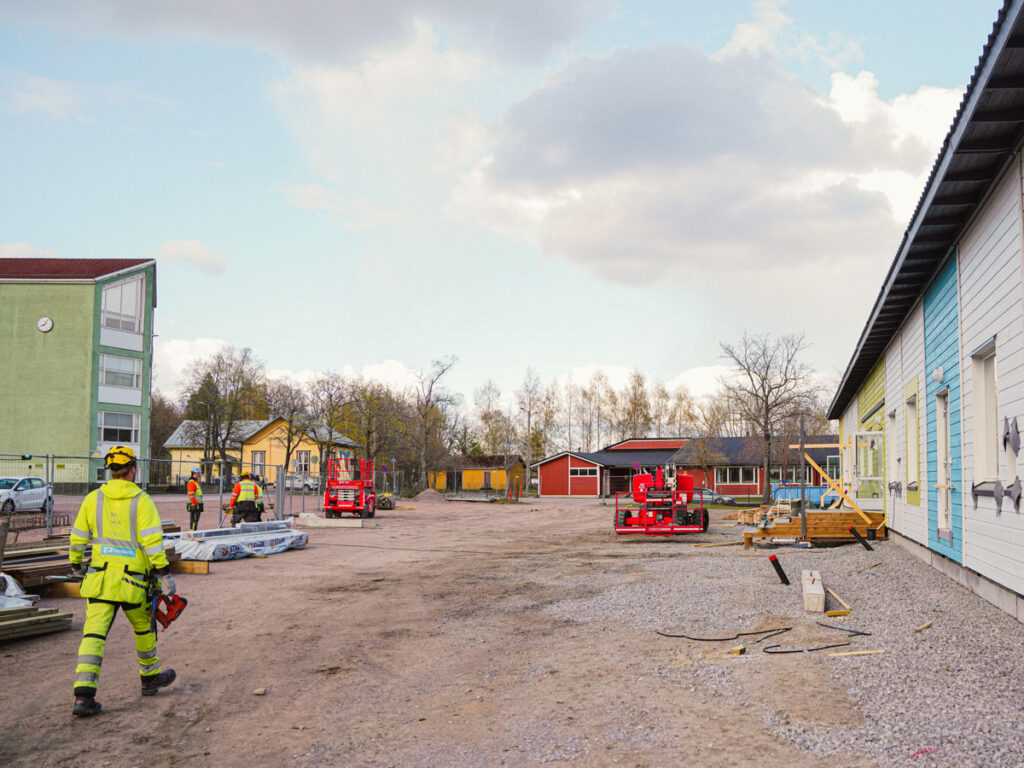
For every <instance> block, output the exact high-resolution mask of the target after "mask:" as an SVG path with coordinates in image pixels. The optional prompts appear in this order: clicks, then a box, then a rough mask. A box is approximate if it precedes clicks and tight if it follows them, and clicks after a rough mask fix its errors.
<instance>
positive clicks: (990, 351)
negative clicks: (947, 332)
mask: <svg viewBox="0 0 1024 768" xmlns="http://www.w3.org/2000/svg"><path fill="white" fill-rule="evenodd" d="M971 373H972V380H973V384H974V480H975V482H984V481H985V480H998V479H999V448H1000V445H999V443H1000V441H1001V437H1002V436H1001V435H1000V434H999V399H998V385H997V380H996V340H995V339H992V340H991V341H990V342H988V343H986V344H985V345H983V346H982V347H981V349H979V350H977V351H976V352H975V353H974V354H972V355H971Z"/></svg>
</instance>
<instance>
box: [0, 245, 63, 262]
mask: <svg viewBox="0 0 1024 768" xmlns="http://www.w3.org/2000/svg"><path fill="white" fill-rule="evenodd" d="M56 257H57V252H56V251H51V250H49V249H47V248H39V247H38V246H35V245H29V244H28V243H2V244H0V259H54V258H56Z"/></svg>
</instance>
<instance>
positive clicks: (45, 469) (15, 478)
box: [0, 453, 415, 535]
mask: <svg viewBox="0 0 1024 768" xmlns="http://www.w3.org/2000/svg"><path fill="white" fill-rule="evenodd" d="M194 467H198V468H199V473H200V487H201V489H202V492H203V504H204V507H205V511H204V513H203V516H202V518H201V524H200V525H201V527H213V525H214V522H216V527H223V526H224V525H226V524H227V521H228V520H229V518H230V510H229V509H228V510H226V509H225V507H226V506H228V504H229V502H230V499H231V494H232V491H233V489H234V487H235V485H236V483H237V482H238V481H239V479H240V476H241V474H242V473H243V472H249V473H250V474H251V475H252V476H253V477H254V478H258V483H259V485H260V488H261V494H262V497H263V504H264V509H265V516H264V517H265V519H266V518H269V519H284V518H285V517H288V516H292V515H300V514H302V513H304V512H319V511H320V510H321V509H322V507H323V504H322V501H323V492H324V488H323V485H322V482H321V476H320V474H319V473H318V472H315V471H313V472H298V471H287V472H286V471H285V468H284V467H281V466H274V465H265V464H258V463H255V464H254V463H252V462H241V461H238V460H236V459H235V458H234V457H231V458H230V460H229V461H198V462H195V461H192V462H189V461H183V460H169V459H139V460H138V471H137V472H136V476H135V483H136V485H138V486H139V487H140V488H142V489H143V490H144V491H146V492H147V493H148V494H149V495H150V496H152V497H153V499H154V501H156V502H157V506H158V507H159V508H160V511H161V517H164V518H165V519H166V518H168V517H173V519H174V520H175V521H176V522H179V524H182V525H183V527H184V525H185V522H184V521H186V520H187V519H188V516H187V514H186V513H185V509H186V504H187V498H186V486H187V483H188V480H189V478H190V477H191V474H192V469H193V468H194ZM313 467H314V468H315V465H313ZM414 476H415V473H414V472H412V471H411V470H410V471H402V470H399V471H390V470H383V469H377V470H375V471H374V478H373V479H374V489H375V490H376V491H377V493H378V494H383V493H392V494H395V495H402V494H404V493H406V492H407V490H408V486H407V483H408V482H409V481H411V480H413V478H414ZM109 479H110V475H109V472H108V471H107V469H106V466H105V464H104V461H103V458H102V457H99V456H60V455H52V454H47V455H38V454H13V453H9V454H0V517H2V518H3V519H7V520H8V521H9V523H10V529H11V530H12V531H27V530H33V529H41V528H45V529H46V533H47V535H49V534H52V533H53V531H54V528H63V527H67V526H69V525H71V523H72V522H73V521H74V518H75V516H76V515H77V514H78V509H79V507H80V506H81V504H82V501H83V499H84V498H85V497H86V495H87V494H88V493H90V492H91V491H93V490H95V489H97V488H99V487H100V486H101V485H103V484H104V483H105V482H107V481H108V480H109ZM5 486H7V487H5ZM179 504H180V508H179ZM211 513H216V515H214V514H211Z"/></svg>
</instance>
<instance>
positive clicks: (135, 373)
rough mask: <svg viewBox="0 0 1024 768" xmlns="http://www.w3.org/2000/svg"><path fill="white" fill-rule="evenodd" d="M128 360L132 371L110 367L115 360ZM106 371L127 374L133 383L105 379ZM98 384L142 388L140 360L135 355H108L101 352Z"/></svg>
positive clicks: (122, 387)
mask: <svg viewBox="0 0 1024 768" xmlns="http://www.w3.org/2000/svg"><path fill="white" fill-rule="evenodd" d="M115 361H117V362H128V363H131V364H132V366H131V367H132V371H131V372H130V373H129V372H128V371H126V370H124V369H123V368H117V367H112V366H111V364H112V363H113V364H114V366H116V364H117V362H115ZM107 373H114V374H128V375H130V376H131V377H132V380H133V381H134V383H133V384H114V383H111V382H109V381H107V380H106V374H107ZM100 386H101V387H120V388H121V389H138V390H141V389H142V361H141V360H140V359H139V358H137V357H123V356H121V355H109V354H107V353H105V352H104V353H102V354H101V355H100Z"/></svg>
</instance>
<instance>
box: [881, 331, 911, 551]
mask: <svg viewBox="0 0 1024 768" xmlns="http://www.w3.org/2000/svg"><path fill="white" fill-rule="evenodd" d="M902 347H903V339H902V335H901V334H896V335H895V336H894V337H893V340H892V341H891V342H889V347H888V349H886V350H885V421H884V423H885V492H886V494H887V496H886V499H887V506H886V509H887V510H888V513H889V521H888V525H889V527H890V528H892V529H893V530H896V531H899V530H902V528H903V524H902V523H903V517H904V516H905V515H906V499H907V493H906V487H905V486H906V484H907V482H906V478H905V477H904V475H906V472H905V471H904V465H905V464H906V461H907V454H906V451H904V449H903V422H904V416H905V412H906V406H905V405H904V403H903V401H904V399H905V398H904V397H903V360H902V357H903V355H902V352H901V350H902ZM893 411H895V412H896V420H895V422H893V421H892V420H891V419H890V418H889V414H890V413H892V412H893ZM890 426H892V427H893V429H890ZM896 482H898V483H900V484H901V488H902V490H901V491H900V492H899V493H898V494H897V493H894V492H893V491H890V490H889V486H890V484H892V483H896Z"/></svg>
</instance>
